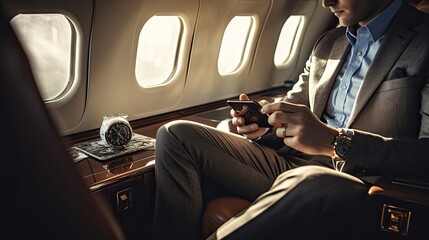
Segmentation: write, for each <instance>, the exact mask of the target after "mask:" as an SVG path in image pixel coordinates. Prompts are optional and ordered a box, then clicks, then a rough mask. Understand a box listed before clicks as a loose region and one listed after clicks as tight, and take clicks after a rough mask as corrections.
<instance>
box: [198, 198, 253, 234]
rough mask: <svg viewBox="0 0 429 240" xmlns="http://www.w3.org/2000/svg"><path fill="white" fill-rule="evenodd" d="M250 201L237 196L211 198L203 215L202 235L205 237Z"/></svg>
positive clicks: (246, 206)
mask: <svg viewBox="0 0 429 240" xmlns="http://www.w3.org/2000/svg"><path fill="white" fill-rule="evenodd" d="M251 204H252V203H251V202H249V201H247V200H244V199H242V198H237V197H220V198H216V199H214V200H212V201H211V202H209V204H208V205H207V207H206V210H205V212H204V216H203V225H202V226H203V227H202V231H203V236H204V238H207V237H208V236H210V235H211V234H212V233H213V232H214V231H216V229H218V228H219V227H220V226H221V225H222V224H223V223H225V222H226V221H228V220H229V219H230V218H232V217H234V216H235V215H237V214H238V213H240V212H241V211H243V210H245V209H247V208H248V207H249V206H250V205H251Z"/></svg>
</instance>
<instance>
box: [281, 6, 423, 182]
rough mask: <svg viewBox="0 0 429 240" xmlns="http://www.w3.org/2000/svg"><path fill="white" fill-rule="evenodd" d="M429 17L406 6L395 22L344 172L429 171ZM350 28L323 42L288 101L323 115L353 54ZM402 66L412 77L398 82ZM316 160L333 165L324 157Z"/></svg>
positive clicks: (366, 91) (360, 107)
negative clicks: (350, 54) (398, 69)
mask: <svg viewBox="0 0 429 240" xmlns="http://www.w3.org/2000/svg"><path fill="white" fill-rule="evenodd" d="M428 16H429V15H426V14H424V13H422V12H419V11H417V10H416V9H415V8H413V7H412V6H410V5H408V4H407V3H406V2H405V3H404V4H403V5H402V7H401V8H400V10H399V11H398V13H397V15H396V16H395V18H394V19H393V21H392V23H391V25H390V27H389V29H388V31H387V32H386V35H385V37H384V40H383V43H382V45H381V46H380V48H379V50H378V52H377V55H376V56H375V58H374V60H373V63H372V65H371V67H370V69H369V70H368V72H367V74H366V76H365V78H364V81H363V83H362V86H361V89H360V91H359V93H358V96H357V98H356V101H355V106H354V108H353V111H352V114H351V117H350V121H349V123H348V126H347V127H348V128H351V129H354V130H355V136H354V138H353V144H352V148H351V152H350V155H349V158H348V159H347V163H346V165H345V167H344V171H346V172H350V173H354V174H359V173H364V174H377V175H379V174H384V175H386V174H416V173H420V172H422V173H423V172H429V20H428V19H429V17H428ZM345 30H346V29H345V28H344V27H341V28H336V29H333V30H331V31H329V32H327V33H325V34H324V35H323V36H321V37H320V38H319V40H318V41H317V43H316V45H315V47H314V49H313V52H312V54H311V56H310V59H309V61H308V62H307V65H306V68H305V70H304V73H303V74H301V76H300V78H299V80H298V82H297V83H296V84H295V85H294V87H293V89H292V90H291V91H289V92H288V94H287V96H286V97H285V101H288V102H294V103H301V104H305V105H307V106H308V107H310V109H311V110H312V111H313V112H314V113H315V115H316V116H318V117H319V118H320V117H321V115H322V113H323V111H324V109H325V106H326V103H327V101H328V98H329V95H330V93H331V88H332V86H333V83H334V82H335V79H336V76H337V73H338V72H339V70H340V68H341V66H342V64H343V62H344V59H345V58H346V57H347V54H348V52H349V50H350V44H349V42H348V41H347V38H346V37H345ZM396 68H401V69H403V70H404V71H405V72H406V74H407V76H405V77H400V78H396V79H395V76H393V72H394V70H395V69H396ZM392 76H393V77H392ZM392 78H393V79H392ZM312 161H316V162H317V161H319V162H324V164H326V163H327V162H330V160H329V158H326V157H320V156H315V157H312V160H311V161H310V163H311V162H312Z"/></svg>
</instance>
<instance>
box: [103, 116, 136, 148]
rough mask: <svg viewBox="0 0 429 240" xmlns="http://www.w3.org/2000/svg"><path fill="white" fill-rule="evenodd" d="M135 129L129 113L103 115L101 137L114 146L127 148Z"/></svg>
mask: <svg viewBox="0 0 429 240" xmlns="http://www.w3.org/2000/svg"><path fill="white" fill-rule="evenodd" d="M132 136H133V130H132V128H131V125H130V123H129V122H128V120H127V115H109V116H104V117H103V122H102V123H101V127H100V137H101V139H102V140H103V142H104V143H106V144H107V145H109V146H111V147H114V148H125V146H126V145H127V144H128V143H129V142H130V141H131V139H132Z"/></svg>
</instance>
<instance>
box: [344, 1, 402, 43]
mask: <svg viewBox="0 0 429 240" xmlns="http://www.w3.org/2000/svg"><path fill="white" fill-rule="evenodd" d="M401 5H402V1H401V0H393V1H392V2H391V3H390V4H389V5H388V6H387V7H386V8H385V9H384V10H383V11H381V12H380V13H379V14H378V15H377V16H376V17H375V18H373V19H372V20H371V21H369V22H368V23H367V24H366V25H364V26H361V27H362V28H366V29H368V31H369V35H370V37H371V38H372V40H373V41H374V42H375V41H377V40H378V39H380V38H381V37H382V36H383V35H384V33H385V32H386V31H387V28H388V27H389V25H390V22H391V21H392V19H393V17H394V16H395V15H396V13H397V12H398V10H399V8H400V7H401ZM359 28H360V26H359V25H353V26H349V27H347V31H346V37H347V38H348V39H349V42H350V43H352V44H354V43H355V41H356V38H357V32H358V30H359Z"/></svg>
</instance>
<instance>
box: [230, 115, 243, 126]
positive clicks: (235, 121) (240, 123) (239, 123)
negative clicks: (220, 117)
mask: <svg viewBox="0 0 429 240" xmlns="http://www.w3.org/2000/svg"><path fill="white" fill-rule="evenodd" d="M231 122H232V125H234V126H243V125H244V124H245V121H244V118H242V117H233V118H232V120H231Z"/></svg>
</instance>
